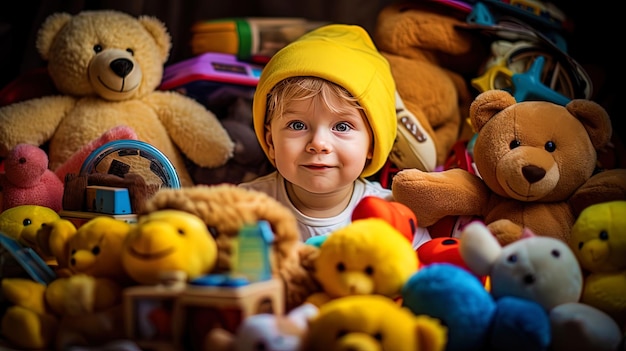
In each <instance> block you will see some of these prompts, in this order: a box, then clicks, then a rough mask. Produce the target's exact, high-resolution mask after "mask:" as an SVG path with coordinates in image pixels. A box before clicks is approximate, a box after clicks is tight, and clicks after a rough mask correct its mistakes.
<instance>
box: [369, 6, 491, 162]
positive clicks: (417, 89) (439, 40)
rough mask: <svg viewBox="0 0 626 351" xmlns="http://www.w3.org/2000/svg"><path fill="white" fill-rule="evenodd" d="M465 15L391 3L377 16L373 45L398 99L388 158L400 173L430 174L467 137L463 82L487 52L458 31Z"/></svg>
mask: <svg viewBox="0 0 626 351" xmlns="http://www.w3.org/2000/svg"><path fill="white" fill-rule="evenodd" d="M466 15H467V14H466V13H462V12H457V11H453V10H452V9H451V8H449V7H443V5H441V4H438V3H437V2H434V1H427V2H425V3H423V4H420V3H417V2H410V3H409V2H396V3H393V4H391V5H388V6H387V7H385V8H383V9H382V10H381V12H380V13H379V14H378V18H377V22H376V27H375V31H374V35H373V37H374V41H375V43H376V46H377V47H378V49H379V50H380V51H381V53H382V54H383V56H385V58H387V60H388V61H389V64H390V65H391V72H392V74H393V76H394V78H395V81H396V88H397V91H398V94H399V95H400V98H401V102H400V103H398V104H397V110H398V111H397V114H398V128H399V130H398V138H397V140H396V145H394V149H393V151H392V153H391V155H390V160H391V161H393V162H394V163H395V164H396V165H397V166H398V167H400V168H418V169H421V170H424V171H432V170H434V169H435V168H436V167H437V166H442V165H443V164H444V163H445V160H446V158H447V157H448V154H449V152H450V150H451V149H452V146H453V145H454V143H455V142H457V140H459V139H460V138H464V137H467V139H469V136H471V130H470V129H471V128H469V126H468V125H467V123H465V119H466V117H467V111H468V110H469V105H470V103H471V102H472V98H473V96H472V94H471V93H470V90H469V85H468V82H467V80H466V78H465V77H466V76H471V75H473V74H475V72H476V71H477V70H478V68H479V67H480V65H481V64H482V62H484V60H485V59H486V58H487V57H488V50H487V49H488V48H487V47H486V46H485V45H484V43H483V41H482V40H481V39H480V37H478V36H477V35H476V34H475V33H471V32H469V31H467V30H464V29H461V28H459V26H460V25H462V24H463V23H464V20H465V16H466ZM402 102H403V104H402ZM407 111H408V112H409V113H410V114H412V115H413V116H412V117H411V116H407Z"/></svg>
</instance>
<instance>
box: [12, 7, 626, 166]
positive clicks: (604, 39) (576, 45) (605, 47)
mask: <svg viewBox="0 0 626 351" xmlns="http://www.w3.org/2000/svg"><path fill="white" fill-rule="evenodd" d="M414 1H419V0H414ZM422 1H425V0H422ZM391 2H392V0H327V1H324V0H297V1H283V0H267V1H260V0H259V1H253V0H218V1H215V0H204V1H202V0H197V1H195V0H194V1H192V0H154V1H151V0H145V1H140V0H122V1H113V0H112V1H78V0H68V1H55V0H51V1H34V0H22V1H3V2H2V4H1V5H0V7H3V8H2V9H1V10H0V48H1V49H0V67H2V69H0V88H1V87H4V86H5V85H6V84H8V83H9V82H11V81H12V80H13V79H15V78H16V77H18V76H19V75H21V74H23V73H24V72H28V71H29V70H32V69H33V68H36V67H42V66H44V62H42V60H41V59H40V58H39V55H38V53H37V51H36V49H35V37H36V33H37V30H38V29H39V26H40V25H41V23H42V22H43V20H44V19H45V18H46V17H47V16H48V15H50V14H52V13H54V12H68V13H71V14H75V13H77V12H79V11H82V10H91V9H116V10H121V11H124V12H127V13H129V14H132V15H135V16H137V15H143V14H145V15H152V16H155V17H157V18H159V19H160V20H161V21H163V22H164V23H165V24H166V26H167V28H168V30H169V32H170V34H171V35H172V39H173V47H172V51H171V54H170V59H169V61H168V63H174V62H178V61H181V60H183V59H186V58H189V57H191V56H192V54H191V49H190V45H189V41H190V37H191V33H190V30H189V29H190V27H191V25H192V24H193V23H195V22H197V21H200V20H206V19H215V18H223V17H233V16H236V17H246V16H250V17H262V16H267V17H281V16H287V17H304V18H307V19H311V20H320V21H330V22H340V23H350V24H360V25H362V26H363V27H365V28H366V29H367V30H368V31H370V33H372V31H373V28H374V26H375V21H376V16H377V14H378V12H379V11H380V9H382V8H383V7H384V6H385V5H387V4H389V3H391ZM552 3H553V4H554V5H555V6H557V7H558V8H559V9H560V10H561V11H563V12H564V13H565V14H566V15H567V16H568V18H569V19H570V20H571V22H572V23H573V29H572V31H571V32H566V33H564V36H565V38H566V42H567V44H568V52H569V54H570V55H571V56H572V57H573V58H574V59H575V60H576V61H578V63H580V64H581V65H582V66H583V67H584V69H585V71H586V72H587V73H588V74H589V76H590V77H591V78H592V81H593V87H594V89H593V91H594V93H593V96H592V97H591V99H592V100H594V101H596V102H598V103H600V104H601V105H603V106H604V107H605V108H606V109H607V111H608V112H609V114H610V116H611V119H612V121H613V125H614V129H615V134H616V138H614V139H615V143H616V144H618V145H617V146H618V147H620V145H621V140H626V137H625V132H624V130H625V129H626V128H625V127H624V123H625V122H624V119H625V118H626V116H625V113H624V112H625V108H624V106H623V105H621V103H619V101H622V100H623V99H624V96H625V90H626V89H625V88H624V84H625V83H626V81H625V80H624V78H625V74H624V67H623V65H621V64H620V63H621V62H622V61H624V58H623V57H621V56H620V55H619V53H618V51H621V50H623V48H621V47H620V46H621V44H622V43H623V42H624V40H623V37H622V36H621V32H622V30H621V29H620V28H619V27H620V26H621V24H622V23H623V22H625V21H624V18H623V17H624V15H623V12H621V11H619V10H618V9H617V4H619V2H609V1H608V0H596V1H590V2H578V1H576V2H575V1H567V0H558V1H553V2H552ZM621 156H623V155H621ZM619 164H620V165H622V166H626V165H625V164H624V163H622V161H620V163H619Z"/></svg>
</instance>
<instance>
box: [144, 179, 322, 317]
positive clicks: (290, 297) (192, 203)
mask: <svg viewBox="0 0 626 351" xmlns="http://www.w3.org/2000/svg"><path fill="white" fill-rule="evenodd" d="M163 209H176V210H182V211H186V212H189V213H192V214H195V215H196V216H198V217H200V218H201V219H202V220H203V221H204V222H205V223H206V225H207V227H209V228H210V229H211V233H212V234H213V235H214V237H215V241H216V243H217V250H218V256H217V264H216V266H215V268H214V269H213V271H212V273H224V272H229V271H230V270H231V269H232V268H233V265H234V262H233V261H232V260H233V259H234V258H233V257H232V253H233V245H234V244H235V240H234V239H235V238H236V237H237V235H238V234H239V230H240V229H241V228H242V227H243V226H244V225H245V224H253V223H256V222H257V221H259V220H266V221H268V222H269V223H270V226H271V228H272V231H273V232H274V242H273V243H272V252H271V256H270V260H271V265H272V273H273V274H274V275H275V276H277V277H280V278H281V279H282V280H283V282H284V283H285V290H286V293H285V297H286V306H285V310H286V311H289V310H291V309H293V308H295V307H297V306H300V305H301V304H302V303H303V302H304V301H305V299H306V298H307V297H308V296H309V295H310V294H311V293H313V292H317V291H320V290H321V288H320V286H319V285H318V283H317V282H316V281H315V280H314V278H313V275H312V273H311V271H312V269H313V260H314V257H316V256H317V255H318V253H319V250H318V249H317V247H314V246H312V245H307V244H304V243H303V242H302V241H300V234H299V231H298V225H297V221H296V218H295V217H294V215H293V213H292V212H291V211H290V210H289V209H287V208H286V207H284V206H283V205H281V204H280V203H279V202H278V201H276V200H275V199H274V198H272V197H270V196H269V195H267V194H265V193H261V192H257V191H253V190H248V189H244V188H240V187H238V186H236V185H233V184H229V183H223V184H220V185H204V184H199V185H196V186H193V187H186V188H177V189H174V188H161V189H160V190H159V191H157V192H156V194H155V195H154V196H152V197H151V198H149V199H148V200H147V201H146V203H145V206H144V207H143V210H142V212H141V214H144V213H151V212H154V211H157V210H163Z"/></svg>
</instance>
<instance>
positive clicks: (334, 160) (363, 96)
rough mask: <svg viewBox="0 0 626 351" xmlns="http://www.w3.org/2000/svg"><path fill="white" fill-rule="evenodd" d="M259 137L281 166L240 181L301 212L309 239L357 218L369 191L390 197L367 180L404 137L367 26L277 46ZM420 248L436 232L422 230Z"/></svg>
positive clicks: (337, 28)
mask: <svg viewBox="0 0 626 351" xmlns="http://www.w3.org/2000/svg"><path fill="white" fill-rule="evenodd" d="M253 120H254V129H255V132H256V135H257V138H258V140H259V142H260V144H261V146H262V148H263V150H264V151H265V154H266V155H267V157H268V158H269V160H270V161H271V162H272V164H273V165H274V166H275V167H276V169H277V171H275V172H273V173H270V174H268V175H266V176H262V177H259V178H257V179H255V180H253V181H250V182H247V183H241V184H240V186H241V187H245V188H248V189H254V190H257V191H261V192H264V193H267V194H269V195H270V196H272V197H274V198H276V199H277V200H278V201H279V202H281V203H282V204H283V205H285V206H287V207H288V208H290V209H292V210H293V213H294V214H295V216H296V218H297V220H298V223H299V226H300V233H301V235H302V239H303V240H305V241H306V240H307V239H309V238H311V237H315V236H320V235H326V234H329V233H331V232H333V231H335V230H337V229H339V228H341V227H344V226H346V225H347V224H348V223H350V222H351V216H352V211H353V209H354V207H355V206H356V205H357V204H358V203H359V201H360V200H361V199H362V198H363V197H365V196H377V197H381V198H384V199H388V200H392V197H391V190H389V189H385V188H383V187H382V186H381V185H380V184H379V183H378V182H372V181H368V180H367V179H365V178H366V177H369V176H371V175H373V174H375V173H376V172H377V171H378V170H380V169H381V168H382V166H383V165H384V164H385V162H386V161H387V157H388V156H389V153H390V151H391V149H392V146H393V143H394V139H395V137H396V130H397V121H396V111H395V83H394V80H393V77H392V75H391V71H390V68H389V64H388V62H387V61H386V59H385V58H384V57H383V56H381V55H380V54H379V53H378V51H377V50H376V48H375V46H374V44H373V42H372V40H371V38H370V37H369V35H368V34H367V32H366V31H365V30H364V29H363V28H361V27H359V26H356V25H340V24H332V25H327V26H324V27H320V28H318V29H316V30H313V31H311V32H309V33H307V34H305V35H303V36H302V37H300V39H298V40H297V41H295V42H292V43H291V44H289V45H287V46H286V47H284V48H283V49H282V50H280V51H279V52H277V53H276V54H275V55H274V56H273V57H272V59H271V60H270V61H269V62H268V64H267V65H266V67H265V68H264V69H263V72H262V73H261V77H260V80H259V83H258V86H257V89H256V92H255V95H254V101H253ZM415 237H416V239H415V240H414V247H416V248H417V246H419V244H421V243H422V242H424V241H426V240H428V239H430V236H429V234H428V232H427V231H426V230H425V229H423V228H419V229H418V230H417V231H416V233H415Z"/></svg>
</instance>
